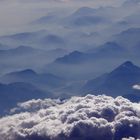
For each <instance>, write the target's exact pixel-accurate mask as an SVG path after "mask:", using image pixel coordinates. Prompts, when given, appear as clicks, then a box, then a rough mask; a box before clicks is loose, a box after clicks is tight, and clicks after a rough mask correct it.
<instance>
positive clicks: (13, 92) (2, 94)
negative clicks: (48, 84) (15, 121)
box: [0, 82, 53, 114]
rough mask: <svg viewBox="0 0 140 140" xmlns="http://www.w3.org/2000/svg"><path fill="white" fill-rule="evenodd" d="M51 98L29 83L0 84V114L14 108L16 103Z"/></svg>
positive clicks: (45, 92) (48, 93)
mask: <svg viewBox="0 0 140 140" xmlns="http://www.w3.org/2000/svg"><path fill="white" fill-rule="evenodd" d="M52 96H53V95H52V94H51V93H50V92H47V91H43V90H40V89H39V88H37V87H35V86H33V85H32V84H29V83H24V82H16V83H11V84H0V114H3V113H4V112H6V111H7V110H8V109H9V108H12V107H14V106H16V104H17V103H18V102H24V101H27V100H31V99H38V98H47V97H52Z"/></svg>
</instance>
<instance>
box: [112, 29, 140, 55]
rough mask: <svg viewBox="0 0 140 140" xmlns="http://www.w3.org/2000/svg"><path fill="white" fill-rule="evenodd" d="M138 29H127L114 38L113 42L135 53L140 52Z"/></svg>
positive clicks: (139, 32) (139, 30)
mask: <svg viewBox="0 0 140 140" xmlns="http://www.w3.org/2000/svg"><path fill="white" fill-rule="evenodd" d="M139 38H140V28H129V29H127V30H125V31H122V32H121V33H119V34H117V35H115V36H114V41H115V42H116V43H118V44H119V45H120V46H123V47H125V48H126V49H128V50H130V51H134V53H137V51H138V50H140V47H139V46H140V40H139Z"/></svg>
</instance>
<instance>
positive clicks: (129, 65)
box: [121, 61, 135, 67]
mask: <svg viewBox="0 0 140 140" xmlns="http://www.w3.org/2000/svg"><path fill="white" fill-rule="evenodd" d="M121 66H122V67H134V66H135V65H134V64H133V63H132V62H131V61H126V62H124V63H123V64H122V65H121Z"/></svg>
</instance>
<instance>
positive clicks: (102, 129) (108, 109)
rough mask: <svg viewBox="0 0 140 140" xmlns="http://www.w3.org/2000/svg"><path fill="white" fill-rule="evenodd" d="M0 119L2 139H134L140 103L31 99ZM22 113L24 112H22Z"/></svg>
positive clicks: (104, 99) (89, 97) (137, 135)
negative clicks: (14, 111) (15, 112)
mask: <svg viewBox="0 0 140 140" xmlns="http://www.w3.org/2000/svg"><path fill="white" fill-rule="evenodd" d="M18 110H19V111H20V113H18V114H15V115H11V116H6V117H3V118H1V119H0V124H1V125H0V137H1V140H77V139H78V140H122V139H123V140H135V139H138V138H140V104H138V103H132V102H130V101H128V100H126V99H124V98H122V97H117V98H115V99H114V98H112V97H108V96H104V95H101V96H94V95H87V96H85V97H73V98H71V99H69V100H67V101H62V102H61V101H59V100H51V99H46V100H31V101H28V102H25V103H21V104H19V105H18ZM23 110H24V111H23Z"/></svg>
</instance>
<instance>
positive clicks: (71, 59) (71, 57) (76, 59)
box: [55, 51, 87, 64]
mask: <svg viewBox="0 0 140 140" xmlns="http://www.w3.org/2000/svg"><path fill="white" fill-rule="evenodd" d="M86 57H87V56H86V54H84V53H82V52H80V51H73V52H71V53H69V54H68V55H65V56H63V57H60V58H57V59H56V60H55V63H64V64H65V63H66V64H75V63H80V62H82V61H84V59H86Z"/></svg>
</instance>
